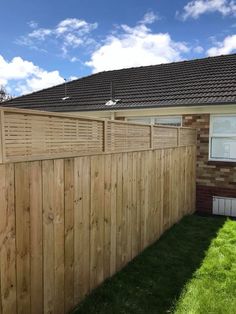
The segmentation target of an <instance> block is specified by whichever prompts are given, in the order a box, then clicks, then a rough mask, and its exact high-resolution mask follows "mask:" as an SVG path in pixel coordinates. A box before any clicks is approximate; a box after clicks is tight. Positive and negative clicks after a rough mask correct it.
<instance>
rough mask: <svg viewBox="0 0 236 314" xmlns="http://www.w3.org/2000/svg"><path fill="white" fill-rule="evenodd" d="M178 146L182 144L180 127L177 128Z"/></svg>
mask: <svg viewBox="0 0 236 314" xmlns="http://www.w3.org/2000/svg"><path fill="white" fill-rule="evenodd" d="M177 146H178V147H179V146H180V128H178V129H177Z"/></svg>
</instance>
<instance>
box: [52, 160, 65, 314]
mask: <svg viewBox="0 0 236 314" xmlns="http://www.w3.org/2000/svg"><path fill="white" fill-rule="evenodd" d="M53 183H54V200H53V206H54V254H55V260H54V272H55V277H54V280H55V293H54V311H55V313H57V314H60V313H64V306H65V302H64V289H65V287H64V285H65V282H64V271H65V264H64V262H65V255H64V254H65V241H64V229H65V221H64V160H63V159H57V160H54V182H53Z"/></svg>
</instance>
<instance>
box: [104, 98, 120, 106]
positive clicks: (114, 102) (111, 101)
mask: <svg viewBox="0 0 236 314" xmlns="http://www.w3.org/2000/svg"><path fill="white" fill-rule="evenodd" d="M120 101H121V100H120V99H113V100H112V99H110V100H108V101H107V102H106V103H105V106H115V105H116V104H117V103H118V102H120Z"/></svg>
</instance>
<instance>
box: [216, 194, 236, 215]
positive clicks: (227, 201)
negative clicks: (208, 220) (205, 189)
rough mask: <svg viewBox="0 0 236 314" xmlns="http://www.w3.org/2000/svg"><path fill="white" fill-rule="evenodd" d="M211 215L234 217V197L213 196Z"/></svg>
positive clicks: (235, 206) (235, 200) (235, 213)
mask: <svg viewBox="0 0 236 314" xmlns="http://www.w3.org/2000/svg"><path fill="white" fill-rule="evenodd" d="M213 215H223V216H230V217H236V198H229V197H220V196H213Z"/></svg>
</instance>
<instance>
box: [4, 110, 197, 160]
mask: <svg viewBox="0 0 236 314" xmlns="http://www.w3.org/2000/svg"><path fill="white" fill-rule="evenodd" d="M0 118H1V119H0V132H1V134H0V144H1V145H0V162H11V161H12V162H16V161H25V160H39V159H48V158H58V157H62V158H64V157H73V156H78V155H88V154H90V155H91V154H95V153H109V152H124V151H137V150H138V151H140V150H146V149H150V148H151V149H155V148H167V147H176V146H186V145H194V144H195V142H196V131H195V130H194V129H191V128H178V127H166V126H152V125H142V124H138V123H128V122H124V121H117V120H102V119H92V118H85V117H76V116H74V115H69V114H60V113H49V112H43V111H36V110H22V109H21V110H17V109H12V108H4V109H3V108H2V109H1V107H0Z"/></svg>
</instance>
